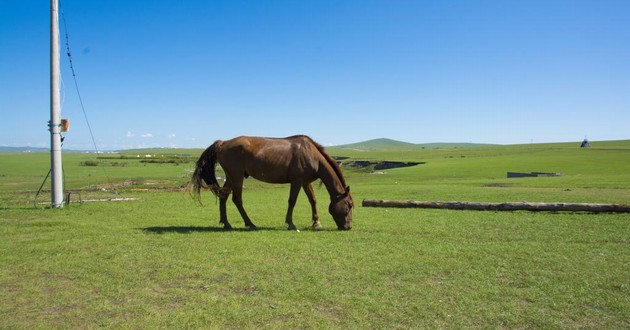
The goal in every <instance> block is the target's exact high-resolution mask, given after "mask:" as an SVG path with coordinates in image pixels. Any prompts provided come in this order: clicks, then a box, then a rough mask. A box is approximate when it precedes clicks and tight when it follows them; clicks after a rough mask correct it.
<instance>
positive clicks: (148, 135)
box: [140, 133, 153, 138]
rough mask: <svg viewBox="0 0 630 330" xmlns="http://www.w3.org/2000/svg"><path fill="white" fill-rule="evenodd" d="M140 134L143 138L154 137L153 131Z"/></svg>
mask: <svg viewBox="0 0 630 330" xmlns="http://www.w3.org/2000/svg"><path fill="white" fill-rule="evenodd" d="M140 136H141V137H143V138H152V137H153V134H151V133H145V134H142V135H140Z"/></svg>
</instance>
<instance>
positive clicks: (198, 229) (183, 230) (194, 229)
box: [139, 226, 286, 234]
mask: <svg viewBox="0 0 630 330" xmlns="http://www.w3.org/2000/svg"><path fill="white" fill-rule="evenodd" d="M139 229H141V230H143V231H145V232H149V233H153V234H168V233H176V234H190V233H230V232H256V231H272V230H274V231H277V230H280V229H279V228H268V227H258V229H257V230H251V229H249V228H234V229H232V230H225V229H223V227H203V226H159V227H146V228H139ZM282 230H286V229H282Z"/></svg>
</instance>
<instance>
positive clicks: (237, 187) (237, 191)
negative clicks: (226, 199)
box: [232, 177, 258, 230]
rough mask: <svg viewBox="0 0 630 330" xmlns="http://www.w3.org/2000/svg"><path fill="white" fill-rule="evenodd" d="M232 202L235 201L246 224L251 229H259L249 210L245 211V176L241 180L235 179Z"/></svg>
mask: <svg viewBox="0 0 630 330" xmlns="http://www.w3.org/2000/svg"><path fill="white" fill-rule="evenodd" d="M232 202H234V205H236V208H237V209H238V212H239V213H240V214H241V217H242V218H243V221H244V222H245V226H246V227H248V228H249V229H251V230H256V229H258V228H257V227H256V225H254V223H253V222H252V220H251V219H250V218H249V216H248V215H247V212H245V208H243V178H242V177H241V179H240V180H238V181H234V184H233V185H232Z"/></svg>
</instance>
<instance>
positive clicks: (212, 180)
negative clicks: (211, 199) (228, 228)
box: [188, 140, 223, 203]
mask: <svg viewBox="0 0 630 330" xmlns="http://www.w3.org/2000/svg"><path fill="white" fill-rule="evenodd" d="M222 146H223V141H221V140H217V141H215V142H214V143H213V144H212V145H211V146H209V147H208V148H207V149H206V150H204V152H203V153H201V156H200V157H199V159H198V160H197V163H196V167H195V171H194V172H193V175H192V177H191V178H190V183H189V184H188V187H189V189H190V193H191V195H192V197H193V198H194V199H196V200H197V201H198V202H199V203H201V188H202V187H204V186H205V187H207V188H208V189H210V191H212V193H213V194H214V195H215V196H218V194H219V191H220V190H221V186H219V182H218V181H217V176H216V174H215V170H216V166H217V154H218V153H219V151H221V147H222Z"/></svg>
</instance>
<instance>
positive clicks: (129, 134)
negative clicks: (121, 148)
mask: <svg viewBox="0 0 630 330" xmlns="http://www.w3.org/2000/svg"><path fill="white" fill-rule="evenodd" d="M134 136H136V135H135V134H133V132H131V131H127V137H134Z"/></svg>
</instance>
